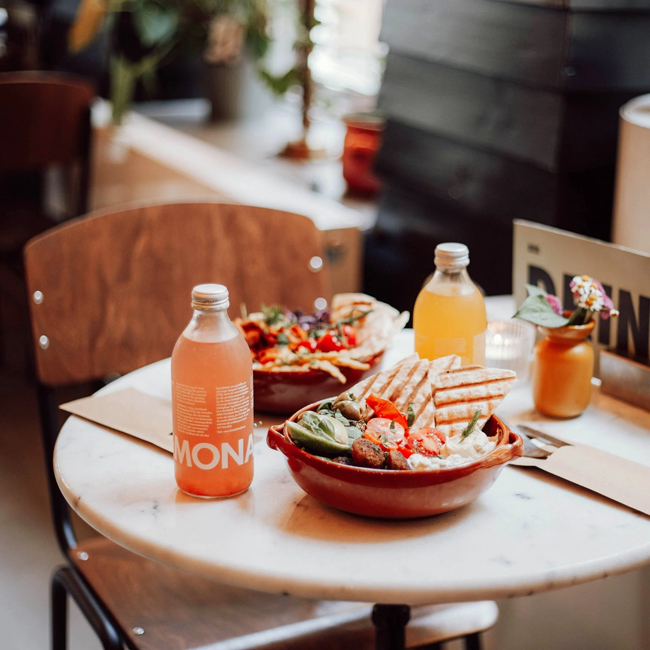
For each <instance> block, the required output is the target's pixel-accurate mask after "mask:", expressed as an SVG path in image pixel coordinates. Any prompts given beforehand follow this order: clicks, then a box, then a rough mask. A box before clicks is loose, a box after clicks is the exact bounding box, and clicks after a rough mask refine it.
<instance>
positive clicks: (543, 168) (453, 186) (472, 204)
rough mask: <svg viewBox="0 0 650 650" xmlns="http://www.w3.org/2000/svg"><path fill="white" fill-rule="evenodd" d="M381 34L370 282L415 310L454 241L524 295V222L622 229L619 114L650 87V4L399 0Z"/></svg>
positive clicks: (489, 285) (481, 277)
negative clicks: (445, 246) (443, 247)
mask: <svg viewBox="0 0 650 650" xmlns="http://www.w3.org/2000/svg"><path fill="white" fill-rule="evenodd" d="M381 38H382V40H384V41H385V42H386V43H387V44H388V45H389V48H390V52H389V55H388V59H387V65H386V72H385V77H384V82H383V85H382V91H381V95H380V108H381V110H383V111H384V113H385V114H386V116H387V118H388V122H387V128H386V132H385V137H384V143H383V146H382V149H381V151H380V153H379V157H378V162H377V169H378V172H379V173H380V174H381V176H382V177H383V179H384V183H385V188H384V191H383V193H382V197H381V207H380V215H379V220H378V225H377V228H376V230H375V231H374V232H373V233H371V234H370V235H369V236H368V237H367V242H366V243H367V246H366V289H367V290H368V291H371V292H373V293H374V294H378V295H381V296H382V297H383V298H385V299H388V300H390V301H391V302H393V303H394V304H396V306H398V307H402V308H406V309H408V308H411V307H412V301H413V300H414V298H415V295H416V294H417V291H418V289H419V287H420V284H421V282H422V280H423V279H424V278H425V277H426V276H427V275H428V273H430V272H431V271H432V269H433V261H432V258H433V249H434V247H435V245H436V244H437V243H439V242H440V241H444V240H450V239H453V240H459V241H463V242H466V243H467V244H468V245H470V254H471V259H472V264H471V267H470V272H471V274H472V277H474V278H475V280H476V281H477V282H479V284H481V285H482V286H483V287H484V289H485V290H486V291H487V292H488V293H491V294H495V293H506V292H509V291H510V290H511V281H510V275H511V245H512V241H511V240H512V220H513V219H514V218H524V219H530V220H532V221H537V222H540V223H545V224H549V225H554V226H557V227H560V228H564V229H567V230H571V231H574V232H579V233H583V234H587V235H591V236H594V237H598V238H601V239H608V238H609V235H610V227H611V225H610V224H611V210H612V199H613V185H614V165H615V158H616V140H617V131H618V111H619V108H620V107H621V106H622V105H623V104H624V103H625V102H626V101H628V100H629V99H631V98H632V97H635V96H637V95H639V94H642V93H645V92H649V91H650V0H388V3H387V5H386V8H385V13H384V20H383V27H382V36H381ZM386 260H390V261H391V266H390V267H389V266H387V264H386Z"/></svg>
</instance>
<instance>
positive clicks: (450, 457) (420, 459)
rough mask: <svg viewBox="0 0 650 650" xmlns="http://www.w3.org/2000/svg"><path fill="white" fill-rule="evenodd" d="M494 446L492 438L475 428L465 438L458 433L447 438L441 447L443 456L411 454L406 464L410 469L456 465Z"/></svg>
mask: <svg viewBox="0 0 650 650" xmlns="http://www.w3.org/2000/svg"><path fill="white" fill-rule="evenodd" d="M495 447H496V442H494V440H490V439H489V438H488V437H487V436H486V435H485V434H484V433H483V432H482V431H480V430H479V429H475V430H474V431H472V433H470V434H469V435H468V436H467V437H466V438H462V437H461V436H460V434H458V435H456V436H452V437H450V438H448V439H447V442H446V443H445V444H444V445H443V447H442V452H441V455H442V456H443V458H437V457H435V456H434V457H431V456H423V455H422V454H413V455H412V456H410V457H409V459H408V464H409V467H410V468H411V469H442V468H444V467H458V465H465V464H467V463H471V462H472V461H474V460H476V459H477V458H481V457H482V456H485V455H487V454H489V453H490V452H491V451H493V450H494V448H495Z"/></svg>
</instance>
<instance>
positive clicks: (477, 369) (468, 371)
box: [433, 366, 516, 435]
mask: <svg viewBox="0 0 650 650" xmlns="http://www.w3.org/2000/svg"><path fill="white" fill-rule="evenodd" d="M515 377H516V374H515V373H514V372H513V371H512V370H502V369H499V368H483V367H481V366H465V367H464V368H458V369H455V370H450V371H448V372H445V373H442V374H440V375H438V377H436V379H435V381H434V382H433V401H434V404H435V407H436V428H438V429H440V431H442V432H444V433H447V434H448V435H454V434H456V433H460V432H461V431H462V430H463V429H464V428H465V426H467V424H468V423H469V421H470V420H471V419H472V417H473V416H474V413H475V412H476V410H477V409H481V416H480V418H479V421H478V427H479V428H481V427H482V426H483V425H484V424H485V422H487V420H488V418H489V417H490V416H491V415H492V413H493V412H494V410H495V409H496V407H497V406H498V405H499V404H500V403H501V401H502V400H503V398H504V397H505V396H506V395H507V394H508V393H509V392H510V389H511V388H512V385H513V383H514V381H515Z"/></svg>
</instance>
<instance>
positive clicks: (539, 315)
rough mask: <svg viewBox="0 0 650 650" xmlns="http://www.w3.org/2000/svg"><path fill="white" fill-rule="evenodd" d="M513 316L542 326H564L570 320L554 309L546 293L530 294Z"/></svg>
mask: <svg viewBox="0 0 650 650" xmlns="http://www.w3.org/2000/svg"><path fill="white" fill-rule="evenodd" d="M527 286H528V285H527ZM513 318H520V319H521V320H527V321H528V322H529V323H533V324H535V325H541V326H542V327H564V326H565V325H566V324H567V323H568V322H569V319H568V318H564V316H559V315H558V314H556V313H555V312H554V311H553V307H551V305H550V303H549V302H548V300H546V294H545V293H544V294H537V295H532V296H528V298H526V300H524V302H523V303H522V305H521V307H519V310H518V311H517V313H516V314H515V315H514V316H513Z"/></svg>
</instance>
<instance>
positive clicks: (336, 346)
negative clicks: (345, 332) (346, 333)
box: [316, 330, 345, 352]
mask: <svg viewBox="0 0 650 650" xmlns="http://www.w3.org/2000/svg"><path fill="white" fill-rule="evenodd" d="M344 348H345V345H343V341H341V339H340V338H339V335H338V332H337V331H336V330H329V332H326V333H325V334H323V336H321V337H320V338H319V339H318V343H317V344H316V349H317V350H319V351H320V352H337V351H338V350H343V349H344Z"/></svg>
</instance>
